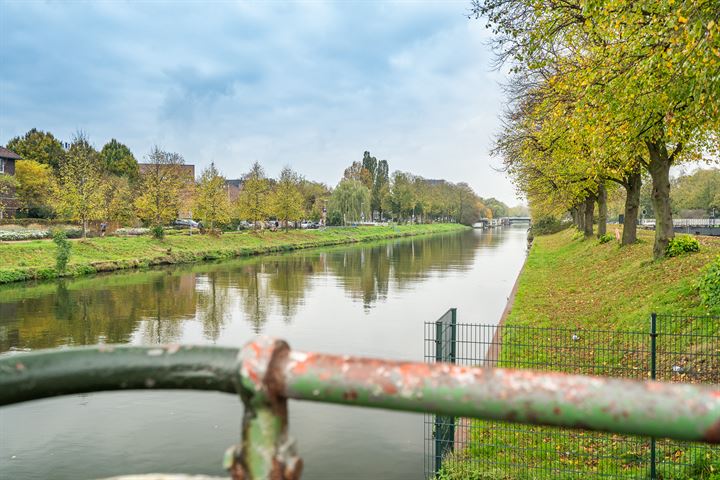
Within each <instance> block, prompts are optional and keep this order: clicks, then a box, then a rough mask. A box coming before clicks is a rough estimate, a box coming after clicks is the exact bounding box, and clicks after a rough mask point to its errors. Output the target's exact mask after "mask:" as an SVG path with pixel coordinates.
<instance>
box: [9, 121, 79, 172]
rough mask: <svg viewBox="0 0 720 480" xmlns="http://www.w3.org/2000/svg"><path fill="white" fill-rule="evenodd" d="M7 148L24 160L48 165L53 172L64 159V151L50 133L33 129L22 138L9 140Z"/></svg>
mask: <svg viewBox="0 0 720 480" xmlns="http://www.w3.org/2000/svg"><path fill="white" fill-rule="evenodd" d="M7 148H9V149H10V150H12V151H13V152H15V153H17V154H18V155H20V156H21V157H22V158H23V159H25V160H34V161H36V162H39V163H43V164H45V165H50V167H52V168H53V169H54V170H55V171H57V170H58V169H59V168H60V164H61V163H62V161H63V159H64V158H65V153H66V152H65V149H64V148H63V146H62V144H61V143H60V141H58V139H56V138H55V137H54V136H53V134H52V133H50V132H43V131H42V130H38V129H36V128H33V129H32V130H30V131H28V132H27V133H26V134H25V135H23V136H22V137H15V138H13V139H11V140H10V141H9V142H8V144H7Z"/></svg>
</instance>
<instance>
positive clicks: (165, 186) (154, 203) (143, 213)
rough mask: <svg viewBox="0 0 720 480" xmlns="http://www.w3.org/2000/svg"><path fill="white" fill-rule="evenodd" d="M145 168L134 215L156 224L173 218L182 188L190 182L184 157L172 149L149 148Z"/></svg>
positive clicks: (177, 209)
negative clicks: (170, 150)
mask: <svg viewBox="0 0 720 480" xmlns="http://www.w3.org/2000/svg"><path fill="white" fill-rule="evenodd" d="M148 160H149V163H150V165H149V166H148V168H147V169H145V171H144V172H143V174H142V176H141V192H142V193H141V195H140V196H139V197H138V198H137V199H136V200H135V207H136V208H137V214H138V217H140V218H141V219H142V220H144V221H145V222H147V223H150V224H152V225H155V226H158V225H163V224H166V223H168V222H170V221H172V220H174V219H175V218H177V215H178V212H179V210H180V207H181V206H182V203H183V200H186V199H185V198H183V189H184V188H189V187H190V186H191V185H192V183H193V182H194V179H193V178H189V177H188V174H187V172H186V171H185V170H184V169H183V168H182V165H183V164H185V159H183V157H182V155H180V154H179V153H174V152H165V151H163V150H160V148H158V147H157V146H156V147H153V149H152V151H151V152H150V155H149V158H148Z"/></svg>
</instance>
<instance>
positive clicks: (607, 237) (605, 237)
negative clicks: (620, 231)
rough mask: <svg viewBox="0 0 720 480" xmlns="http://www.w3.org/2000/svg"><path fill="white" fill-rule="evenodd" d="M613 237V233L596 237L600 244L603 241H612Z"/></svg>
mask: <svg viewBox="0 0 720 480" xmlns="http://www.w3.org/2000/svg"><path fill="white" fill-rule="evenodd" d="M614 239H615V237H614V236H613V235H610V234H609V233H606V234H605V235H602V236H601V237H600V238H598V243H599V244H601V245H602V244H603V243H609V242H612V241H613V240H614Z"/></svg>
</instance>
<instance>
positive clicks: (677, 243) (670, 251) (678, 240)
mask: <svg viewBox="0 0 720 480" xmlns="http://www.w3.org/2000/svg"><path fill="white" fill-rule="evenodd" d="M699 251H700V244H699V243H698V241H697V239H696V238H695V237H693V236H691V235H678V236H676V237H675V238H673V239H672V240H670V243H669V244H668V246H667V249H665V255H666V256H668V257H677V256H678V255H682V254H683V253H688V252H699Z"/></svg>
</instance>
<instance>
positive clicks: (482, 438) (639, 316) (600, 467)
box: [439, 230, 720, 480]
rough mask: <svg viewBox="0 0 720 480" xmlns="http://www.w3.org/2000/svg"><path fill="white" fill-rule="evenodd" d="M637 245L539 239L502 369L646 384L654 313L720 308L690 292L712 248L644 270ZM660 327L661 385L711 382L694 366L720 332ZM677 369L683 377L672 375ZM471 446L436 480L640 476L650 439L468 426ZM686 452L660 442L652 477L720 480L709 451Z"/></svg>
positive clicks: (645, 244)
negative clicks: (602, 376) (614, 378)
mask: <svg viewBox="0 0 720 480" xmlns="http://www.w3.org/2000/svg"><path fill="white" fill-rule="evenodd" d="M639 234H640V242H639V243H638V244H636V245H633V246H629V247H622V248H621V247H619V246H618V244H617V243H616V242H610V243H606V244H599V243H598V241H597V240H595V239H592V240H586V241H584V240H581V239H577V238H576V237H575V236H574V231H573V230H566V231H563V232H560V233H557V234H554V235H549V236H540V237H536V238H535V242H534V245H533V247H532V250H531V252H530V255H529V256H528V258H527V261H526V264H525V267H524V269H523V271H522V273H521V275H520V278H519V285H518V291H517V295H516V297H515V303H514V305H513V307H512V311H511V312H510V314H509V315H508V317H507V318H506V322H505V325H506V327H505V328H506V329H505V330H504V333H503V337H502V350H501V352H500V358H499V359H498V360H499V361H500V365H502V366H509V367H523V368H536V369H542V370H559V371H567V372H572V373H581V374H610V375H620V376H625V377H632V378H647V376H648V369H647V368H648V367H647V366H648V365H649V334H648V332H649V327H650V320H649V317H650V314H651V312H656V313H658V314H674V315H693V316H694V315H720V311H719V310H718V309H717V308H716V309H714V310H710V309H707V308H705V307H703V306H701V301H700V296H699V293H698V288H697V284H698V280H699V278H700V276H701V271H702V270H703V268H704V267H705V265H707V264H708V263H710V262H711V261H712V260H713V259H715V258H716V257H717V256H718V255H720V238H717V237H715V238H713V237H698V240H699V241H700V252H696V253H689V254H685V255H681V256H679V257H675V258H667V259H664V260H661V261H652V260H651V259H652V244H653V232H648V231H641V232H639ZM662 323H663V325H661V326H660V331H662V332H666V333H670V334H671V335H669V336H661V337H659V339H658V345H659V347H658V348H659V351H661V352H662V351H665V352H666V353H661V354H659V356H658V372H660V373H659V376H658V378H660V379H663V380H673V381H675V380H679V381H692V382H694V381H708V380H709V381H717V380H716V379H717V368H716V366H717V365H716V363H714V362H710V363H711V364H710V365H707V364H706V363H703V362H705V361H707V359H708V358H710V357H712V355H714V354H717V353H720V352H713V351H712V350H713V349H717V348H720V342H717V341H714V343H710V342H711V340H707V338H708V337H705V338H703V337H702V336H701V335H720V322H718V321H713V320H710V319H708V320H698V321H694V322H690V321H684V320H683V319H679V320H667V321H666V320H662ZM542 328H547V329H548V330H540V329H542ZM551 329H554V330H551ZM561 329H568V330H561ZM568 332H570V333H577V336H575V335H570V334H569V333H568ZM626 332H639V333H636V334H635V333H626ZM680 335H681V336H680ZM662 342H666V343H665V344H663V343H662ZM667 342H671V343H672V346H669V345H670V343H667ZM663 349H668V350H663ZM703 349H704V350H707V351H704V350H703ZM708 349H709V350H708ZM670 350H672V351H670ZM678 352H680V353H678ZM682 352H687V353H682ZM698 354H701V355H700V356H699V355H698ZM670 357H672V360H669V359H670ZM674 365H682V366H683V369H684V370H683V371H684V372H687V373H682V374H673V373H672V370H671V369H672V368H673V366H674ZM713 365H715V367H713ZM713 379H715V380H713ZM469 436H470V439H471V441H470V442H469V443H470V445H471V446H470V447H469V448H468V449H466V450H463V451H460V452H456V455H455V458H454V459H450V460H449V461H448V462H447V468H446V469H445V471H444V472H443V474H442V475H441V476H440V477H439V478H440V479H458V480H459V479H463V480H465V479H476V480H479V479H488V480H490V479H493V480H500V479H503V480H505V479H536V478H538V479H539V478H542V479H545V478H554V479H555V478H557V479H575V478H580V477H582V476H585V475H587V476H589V477H590V478H595V477H594V475H595V474H599V475H606V476H610V477H612V478H646V474H647V468H648V464H647V459H648V458H649V442H648V440H647V439H636V440H627V439H625V438H623V437H621V436H613V435H606V434H592V433H587V432H577V431H568V430H562V431H560V430H557V429H550V428H537V427H523V426H518V425H512V424H504V423H501V422H473V423H472V425H471V428H470V431H469ZM693 448H696V447H695V446H692V445H686V444H682V443H677V442H675V443H672V442H666V441H658V457H657V458H658V461H659V462H660V464H659V466H658V474H659V476H658V478H662V479H685V480H690V479H694V480H699V479H719V478H720V473H718V472H720V452H718V449H714V453H712V454H709V453H708V452H710V450H694V451H693ZM699 448H704V447H699ZM512 465H515V466H512ZM581 472H585V473H581Z"/></svg>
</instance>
